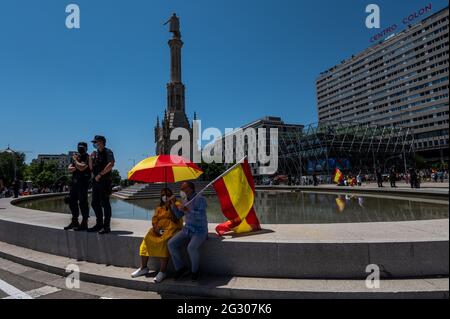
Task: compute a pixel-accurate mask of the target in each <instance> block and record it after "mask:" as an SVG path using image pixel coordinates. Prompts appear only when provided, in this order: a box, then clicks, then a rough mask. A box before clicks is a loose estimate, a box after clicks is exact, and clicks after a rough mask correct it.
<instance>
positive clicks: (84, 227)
mask: <svg viewBox="0 0 450 319" xmlns="http://www.w3.org/2000/svg"><path fill="white" fill-rule="evenodd" d="M74 230H75V231H86V230H88V219H87V218H83V220H82V221H81V224H80V226H78V227H77V228H75V229H74Z"/></svg>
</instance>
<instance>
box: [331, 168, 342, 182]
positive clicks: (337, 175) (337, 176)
mask: <svg viewBox="0 0 450 319" xmlns="http://www.w3.org/2000/svg"><path fill="white" fill-rule="evenodd" d="M343 178H344V174H342V172H341V170H340V169H339V168H336V173H335V174H334V180H333V181H334V182H335V183H336V184H339V183H340V182H341V180H342V179H343Z"/></svg>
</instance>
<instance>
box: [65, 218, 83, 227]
mask: <svg viewBox="0 0 450 319" xmlns="http://www.w3.org/2000/svg"><path fill="white" fill-rule="evenodd" d="M79 226H80V223H79V222H78V218H77V219H72V222H71V223H70V224H69V225H68V226H66V227H64V230H70V229H74V228H78V227H79Z"/></svg>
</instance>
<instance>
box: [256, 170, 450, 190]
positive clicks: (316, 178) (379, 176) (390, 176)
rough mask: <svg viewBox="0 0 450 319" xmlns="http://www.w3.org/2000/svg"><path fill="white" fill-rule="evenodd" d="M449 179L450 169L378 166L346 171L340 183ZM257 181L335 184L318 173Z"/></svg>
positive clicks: (382, 184)
mask: <svg viewBox="0 0 450 319" xmlns="http://www.w3.org/2000/svg"><path fill="white" fill-rule="evenodd" d="M448 181H449V171H448V170H434V169H422V170H418V169H413V168H410V169H408V171H407V173H406V174H405V173H404V172H398V171H396V170H395V168H391V169H389V170H387V171H385V170H382V169H381V168H378V169H377V170H376V172H375V173H372V174H364V173H362V172H361V171H360V172H358V173H353V172H345V174H344V175H343V178H342V179H341V180H340V182H339V183H338V185H339V186H353V187H357V186H363V185H367V184H375V183H376V184H377V185H378V187H380V188H381V187H385V185H389V186H390V187H392V188H396V187H397V186H398V183H406V184H408V185H410V187H411V188H420V184H421V183H423V182H434V183H444V182H448ZM257 183H258V184H259V185H298V186H319V185H325V184H333V176H329V175H319V174H316V173H313V174H311V175H307V176H301V177H291V176H286V177H284V176H283V177H282V178H280V177H279V176H275V177H269V178H264V179H262V180H257Z"/></svg>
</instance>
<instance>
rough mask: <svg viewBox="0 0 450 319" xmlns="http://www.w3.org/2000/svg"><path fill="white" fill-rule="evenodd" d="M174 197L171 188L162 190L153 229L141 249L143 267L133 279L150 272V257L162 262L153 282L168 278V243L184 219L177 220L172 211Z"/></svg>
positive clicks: (132, 275)
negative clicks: (171, 199) (171, 200)
mask: <svg viewBox="0 0 450 319" xmlns="http://www.w3.org/2000/svg"><path fill="white" fill-rule="evenodd" d="M172 196H173V193H172V191H171V190H170V189H169V188H164V189H162V190H161V197H160V204H159V206H158V208H156V210H155V214H154V215H153V218H152V225H153V227H152V228H151V229H150V230H149V232H148V233H147V235H146V236H145V238H144V240H143V241H142V243H141V246H140V248H139V255H140V256H141V267H140V268H139V269H138V270H136V271H135V272H133V273H132V274H131V277H133V278H136V277H139V276H144V275H146V274H147V273H148V272H149V271H150V270H149V269H148V266H147V264H148V260H149V257H156V258H158V259H159V261H160V268H159V272H158V274H157V275H156V277H155V278H154V279H153V281H154V282H156V283H160V282H161V281H163V280H164V279H165V278H166V277H167V275H166V273H167V264H168V263H169V249H168V247H167V243H168V242H169V240H170V239H171V238H172V237H173V236H174V235H175V234H176V233H178V232H179V231H180V230H181V228H182V227H183V219H182V218H177V217H176V216H175V215H174V214H173V212H172V211H171V209H170V198H171V197H172Z"/></svg>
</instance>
